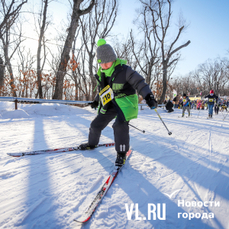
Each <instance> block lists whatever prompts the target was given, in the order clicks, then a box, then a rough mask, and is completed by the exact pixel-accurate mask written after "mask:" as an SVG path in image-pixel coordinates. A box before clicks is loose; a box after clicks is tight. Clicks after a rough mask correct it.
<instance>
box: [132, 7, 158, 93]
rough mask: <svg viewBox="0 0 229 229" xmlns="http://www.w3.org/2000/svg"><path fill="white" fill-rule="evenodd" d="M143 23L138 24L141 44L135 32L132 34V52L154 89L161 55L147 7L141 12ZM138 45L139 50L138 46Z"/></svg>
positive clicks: (141, 71) (142, 72) (147, 81)
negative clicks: (137, 40)
mask: <svg viewBox="0 0 229 229" xmlns="http://www.w3.org/2000/svg"><path fill="white" fill-rule="evenodd" d="M141 16H142V21H141V22H140V23H138V28H139V29H138V32H139V34H141V36H143V38H142V39H141V41H140V42H136V41H135V39H134V37H135V36H134V35H133V31H132V30H131V32H130V40H131V50H132V53H133V55H134V57H135V59H136V61H137V64H138V67H139V68H140V73H141V74H142V75H143V77H144V78H145V80H146V83H148V84H149V85H150V87H151V89H152V87H153V83H154V81H155V79H156V74H155V70H156V69H157V68H156V65H157V64H158V63H159V54H158V47H157V40H156V36H155V33H154V32H153V30H152V29H151V28H150V27H151V24H150V20H149V12H148V11H147V7H144V9H143V10H142V12H141ZM137 45H138V48H136V46H137Z"/></svg>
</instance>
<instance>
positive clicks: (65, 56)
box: [53, 0, 95, 100]
mask: <svg viewBox="0 0 229 229" xmlns="http://www.w3.org/2000/svg"><path fill="white" fill-rule="evenodd" d="M82 2H83V0H74V4H73V11H72V16H71V23H70V27H69V28H68V35H67V38H66V40H65V44H64V48H63V51H62V54H61V59H60V64H59V67H58V71H57V74H56V88H55V92H54V95H53V99H59V100H61V99H62V95H63V81H64V76H65V74H66V68H67V64H68V61H69V59H70V56H69V53H70V50H71V48H72V44H73V41H74V37H75V33H76V29H77V27H78V22H79V17H80V16H81V15H84V14H86V13H89V12H90V10H91V9H92V8H93V6H94V4H95V0H91V3H90V6H89V7H88V8H87V9H85V10H83V11H82V10H80V4H81V3H82Z"/></svg>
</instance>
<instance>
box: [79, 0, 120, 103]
mask: <svg viewBox="0 0 229 229" xmlns="http://www.w3.org/2000/svg"><path fill="white" fill-rule="evenodd" d="M117 2H118V1H117V0H104V1H98V3H97V4H96V5H95V7H94V8H93V10H92V11H90V13H89V14H88V15H85V16H84V17H82V19H80V26H81V37H82V44H83V49H81V51H83V52H85V51H86V54H87V55H86V61H83V60H82V61H83V62H81V61H80V63H81V64H82V63H84V68H81V65H79V68H78V70H80V68H81V71H82V70H83V69H84V70H85V71H87V72H85V71H84V72H83V75H84V76H88V77H89V80H90V85H91V89H90V90H89V92H92V95H91V96H90V95H88V96H89V97H91V99H93V98H94V97H95V95H96V91H95V90H94V88H95V87H96V85H97V82H96V79H95V77H94V73H95V71H96V69H97V62H95V50H96V43H97V40H98V39H99V38H106V37H107V36H108V35H109V34H110V32H111V29H112V27H113V26H114V23H115V20H116V17H117V11H118V3H117Z"/></svg>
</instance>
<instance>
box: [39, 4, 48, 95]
mask: <svg viewBox="0 0 229 229" xmlns="http://www.w3.org/2000/svg"><path fill="white" fill-rule="evenodd" d="M44 4H45V5H44V11H43V18H42V26H41V28H40V36H39V40H38V48H37V83H38V95H39V98H40V99H42V98H43V95H42V85H41V80H42V70H43V69H42V68H41V47H42V39H43V37H44V33H45V26H46V16H47V8H48V0H45V1H44Z"/></svg>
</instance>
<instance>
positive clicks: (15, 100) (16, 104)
mask: <svg viewBox="0 0 229 229" xmlns="http://www.w3.org/2000/svg"><path fill="white" fill-rule="evenodd" d="M14 102H15V110H17V102H18V100H17V99H15V101H14Z"/></svg>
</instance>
